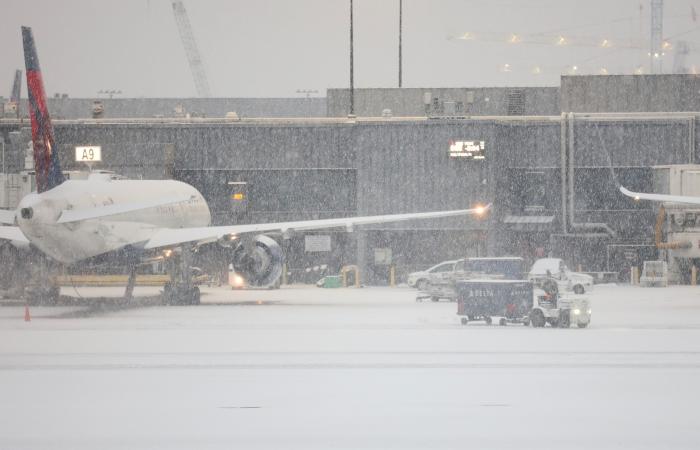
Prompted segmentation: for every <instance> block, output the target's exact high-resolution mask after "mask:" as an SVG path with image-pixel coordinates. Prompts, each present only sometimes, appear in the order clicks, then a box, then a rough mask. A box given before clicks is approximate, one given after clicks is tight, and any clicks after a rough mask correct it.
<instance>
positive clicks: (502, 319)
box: [498, 317, 508, 327]
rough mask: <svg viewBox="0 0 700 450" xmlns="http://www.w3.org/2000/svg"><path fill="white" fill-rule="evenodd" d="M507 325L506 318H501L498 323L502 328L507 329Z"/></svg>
mask: <svg viewBox="0 0 700 450" xmlns="http://www.w3.org/2000/svg"><path fill="white" fill-rule="evenodd" d="M507 323H508V322H506V319H505V318H504V317H501V318H500V319H499V321H498V324H499V325H500V326H502V327H505V326H506V324H507Z"/></svg>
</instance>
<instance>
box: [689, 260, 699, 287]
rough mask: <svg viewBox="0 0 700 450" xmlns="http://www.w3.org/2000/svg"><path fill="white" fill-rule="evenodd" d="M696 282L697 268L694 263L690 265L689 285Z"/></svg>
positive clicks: (693, 284)
mask: <svg viewBox="0 0 700 450" xmlns="http://www.w3.org/2000/svg"><path fill="white" fill-rule="evenodd" d="M697 284H698V268H697V267H695V264H693V265H692V266H690V285H691V286H695V285H697Z"/></svg>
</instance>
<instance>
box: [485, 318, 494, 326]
mask: <svg viewBox="0 0 700 450" xmlns="http://www.w3.org/2000/svg"><path fill="white" fill-rule="evenodd" d="M484 322H486V325H491V322H493V320H492V319H491V316H486V317H484Z"/></svg>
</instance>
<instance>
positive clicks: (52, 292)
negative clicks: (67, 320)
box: [46, 284, 61, 305]
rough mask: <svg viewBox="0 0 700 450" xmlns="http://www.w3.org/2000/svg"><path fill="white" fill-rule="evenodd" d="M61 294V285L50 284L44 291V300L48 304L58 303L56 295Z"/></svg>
mask: <svg viewBox="0 0 700 450" xmlns="http://www.w3.org/2000/svg"><path fill="white" fill-rule="evenodd" d="M60 296H61V287H60V286H57V285H55V284H54V285H52V286H51V287H50V288H49V290H48V291H47V292H46V302H47V303H48V304H49V305H55V304H56V303H58V297H60Z"/></svg>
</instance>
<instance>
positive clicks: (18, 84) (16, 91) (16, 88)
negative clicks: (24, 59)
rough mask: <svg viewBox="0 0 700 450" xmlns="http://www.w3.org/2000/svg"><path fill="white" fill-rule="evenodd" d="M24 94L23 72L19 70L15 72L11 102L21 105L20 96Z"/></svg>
mask: <svg viewBox="0 0 700 450" xmlns="http://www.w3.org/2000/svg"><path fill="white" fill-rule="evenodd" d="M21 92H22V71H21V70H19V69H17V70H16V71H15V82H14V83H12V93H11V95H10V101H11V102H14V103H16V104H19V96H20V94H21Z"/></svg>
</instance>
